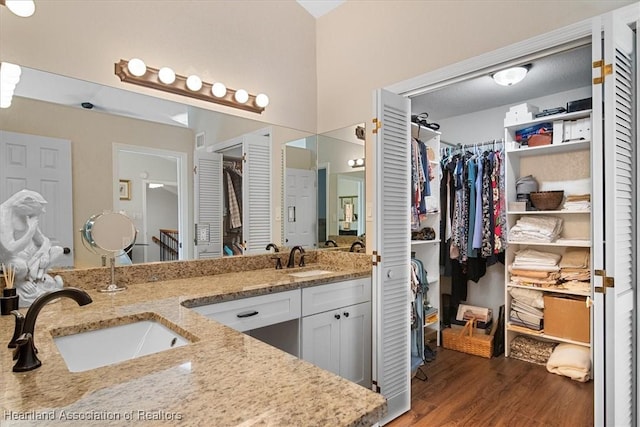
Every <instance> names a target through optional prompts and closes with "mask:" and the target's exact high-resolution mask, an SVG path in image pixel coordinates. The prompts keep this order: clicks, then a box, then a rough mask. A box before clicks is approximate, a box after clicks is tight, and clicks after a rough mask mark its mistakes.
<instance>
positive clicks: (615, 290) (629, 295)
mask: <svg viewBox="0 0 640 427" xmlns="http://www.w3.org/2000/svg"><path fill="white" fill-rule="evenodd" d="M599 21H600V20H599V19H596V20H595V21H594V22H595V23H594V40H593V44H594V53H596V54H597V53H598V49H599V47H600V46H602V56H601V59H602V60H603V61H604V62H603V64H604V65H603V67H599V68H597V69H596V72H595V74H596V77H604V81H603V83H601V84H600V83H599V82H595V84H594V88H593V92H594V122H597V127H594V130H597V137H598V138H600V135H601V138H602V140H601V141H598V142H596V141H595V138H594V149H595V148H596V147H597V149H598V151H595V152H594V157H598V156H600V155H602V158H603V160H602V163H600V160H599V159H596V162H597V163H599V164H602V165H603V166H604V182H603V183H601V184H597V185H598V187H597V188H596V186H595V185H594V198H597V197H599V196H600V197H602V199H601V200H599V201H598V202H597V203H596V204H595V205H594V208H597V209H598V210H597V211H594V234H595V235H596V236H597V237H598V238H600V237H601V238H602V239H601V240H596V241H594V246H596V247H595V248H594V269H596V270H601V271H602V274H601V275H596V276H595V277H594V286H595V287H596V293H595V298H596V299H595V301H596V305H595V307H594V313H595V316H594V318H595V322H596V325H594V332H595V333H596V334H597V335H596V336H594V340H595V341H594V342H595V345H596V346H598V345H599V344H601V343H604V351H602V349H596V350H595V354H594V362H595V366H594V369H595V371H596V377H595V378H596V384H595V387H596V391H595V397H596V402H595V403H596V405H595V424H596V425H611V426H626V425H637V421H638V420H637V413H636V411H637V408H636V407H635V400H636V387H637V364H636V363H637V353H636V349H635V337H636V334H637V331H636V328H635V317H634V312H635V303H636V286H637V258H636V257H637V255H636V251H637V237H636V236H635V231H634V230H637V224H638V219H637V210H638V206H637V203H638V202H637V200H638V199H637V184H638V180H637V159H638V154H637V151H636V150H637V133H636V125H637V124H636V119H637V117H636V116H634V109H635V108H636V106H637V86H636V72H637V71H636V70H635V67H636V65H637V58H636V57H635V53H636V49H635V46H634V44H635V35H634V33H633V31H632V30H631V29H630V28H629V27H628V26H627V25H626V24H624V23H622V22H618V20H617V18H616V16H615V12H614V13H610V14H607V15H605V16H603V17H602V23H603V24H604V25H603V31H602V33H601V32H600V22H599ZM601 34H602V35H601ZM598 59H600V58H598V57H595V58H594V61H596V60H598ZM609 66H610V67H611V71H605V70H608V67H609ZM601 105H602V106H603V107H601ZM602 118H604V121H602V127H600V121H601V120H602ZM601 170H602V169H600V171H601ZM594 172H596V173H597V171H594ZM599 176H601V175H600V174H596V175H594V181H595V180H596V179H595V178H598V177H599ZM601 189H604V192H600V190H601ZM598 229H600V230H598ZM597 322H603V326H600V325H599V324H597Z"/></svg>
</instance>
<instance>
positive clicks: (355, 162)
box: [347, 158, 364, 168]
mask: <svg viewBox="0 0 640 427" xmlns="http://www.w3.org/2000/svg"><path fill="white" fill-rule="evenodd" d="M347 164H348V165H349V166H351V167H352V168H361V167H363V166H364V159H363V158H359V159H350V160H347Z"/></svg>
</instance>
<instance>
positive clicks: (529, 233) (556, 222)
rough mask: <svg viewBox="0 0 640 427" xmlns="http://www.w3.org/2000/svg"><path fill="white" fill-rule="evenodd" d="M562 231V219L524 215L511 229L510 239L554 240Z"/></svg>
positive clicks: (517, 240)
mask: <svg viewBox="0 0 640 427" xmlns="http://www.w3.org/2000/svg"><path fill="white" fill-rule="evenodd" d="M561 231H562V219H561V218H556V217H553V216H536V217H534V216H524V217H522V218H520V219H518V220H517V221H516V223H515V225H514V226H513V227H511V230H509V240H510V241H516V242H519V241H534V242H553V241H554V240H556V239H557V238H558V236H560V232H561Z"/></svg>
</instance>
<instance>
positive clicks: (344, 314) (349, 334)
mask: <svg viewBox="0 0 640 427" xmlns="http://www.w3.org/2000/svg"><path fill="white" fill-rule="evenodd" d="M340 312H341V313H340V316H341V317H340V376H341V377H343V378H346V379H348V380H349V381H353V382H354V383H357V384H360V385H361V386H364V387H368V386H369V385H370V384H371V304H370V303H368V302H365V303H362V304H357V305H352V306H349V307H345V308H343V309H341V310H340Z"/></svg>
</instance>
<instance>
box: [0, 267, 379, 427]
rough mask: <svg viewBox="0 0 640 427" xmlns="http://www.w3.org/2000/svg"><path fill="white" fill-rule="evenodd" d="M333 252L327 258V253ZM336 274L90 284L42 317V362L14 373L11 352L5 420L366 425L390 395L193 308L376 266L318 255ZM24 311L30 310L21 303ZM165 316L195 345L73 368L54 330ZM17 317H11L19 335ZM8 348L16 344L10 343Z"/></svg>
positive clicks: (4, 323) (1, 324)
mask: <svg viewBox="0 0 640 427" xmlns="http://www.w3.org/2000/svg"><path fill="white" fill-rule="evenodd" d="M320 261H322V260H320ZM316 268H320V269H326V270H332V271H335V272H333V273H331V274H326V275H322V276H312V277H307V278H294V277H292V276H290V275H288V273H290V272H291V270H275V269H272V268H270V269H257V270H252V271H243V272H230V273H220V274H215V275H209V276H201V277H192V278H183V279H173V280H162V281H157V282H153V283H138V284H130V285H129V286H128V289H127V290H126V291H124V292H119V293H114V294H105V293H100V292H97V291H96V290H88V293H89V294H90V296H91V298H93V302H92V303H91V304H89V305H87V306H84V307H78V306H77V305H76V303H75V302H74V301H72V300H69V299H66V298H63V299H61V300H59V301H57V302H55V303H52V304H50V305H48V306H46V307H45V308H44V309H43V310H42V311H41V313H40V315H39V316H38V321H37V324H36V333H35V344H36V346H37V348H38V350H39V353H38V357H39V358H40V360H41V361H42V366H41V367H40V368H38V369H36V370H33V371H30V372H26V373H14V372H12V367H13V364H14V362H13V361H12V357H11V355H12V350H10V349H6V347H5V350H4V352H3V354H2V355H1V357H0V369H1V371H2V372H1V373H0V378H1V382H2V388H3V390H4V391H3V393H2V395H1V397H0V417H2V418H1V420H2V421H1V422H0V424H2V425H3V426H5V425H7V426H9V425H32V424H37V425H48V424H52V425H53V424H55V425H58V424H63V423H66V422H71V421H72V420H74V419H75V420H76V423H78V422H80V424H79V425H91V424H94V425H130V424H132V423H135V422H142V421H148V422H149V425H154V426H155V425H210V426H237V425H242V426H254V425H269V426H329V425H330V426H361V425H362V426H365V425H372V424H375V423H376V422H377V421H378V420H379V419H381V418H382V417H383V416H384V414H385V413H386V409H387V408H386V401H385V399H384V397H383V396H381V395H380V394H377V393H374V392H372V391H370V390H368V389H366V388H364V387H361V386H359V385H357V384H355V383H352V382H350V381H347V380H345V379H343V378H340V377H338V376H336V375H334V374H332V373H329V372H327V371H324V370H322V369H319V368H317V367H315V366H314V365H312V364H310V363H308V362H305V361H303V360H301V359H298V358H296V357H294V356H292V355H290V354H288V353H285V352H283V351H281V350H278V349H276V348H274V347H271V346H269V345H267V344H265V343H262V342H261V341H258V340H256V339H254V338H252V337H250V336H248V335H245V334H242V333H240V332H237V331H235V330H233V329H231V328H228V327H226V326H224V325H222V324H220V323H218V322H215V321H213V320H210V319H207V318H205V317H203V316H201V315H199V314H197V313H195V312H194V311H193V310H191V309H189V308H186V307H185V306H184V305H183V303H185V305H188V306H194V305H201V304H205V303H213V302H219V301H225V300H231V299H237V298H244V297H250V296H256V295H262V294H266V293H273V292H279V291H285V290H290V289H299V288H301V287H306V286H315V285H320V284H323V283H328V282H330V281H334V280H336V279H350V278H357V277H368V276H369V275H370V269H362V268H354V269H351V270H350V269H349V268H344V267H342V268H340V269H339V270H338V269H336V265H329V264H321V263H320V264H315V265H311V266H309V267H307V268H306V269H316ZM21 311H22V312H23V313H25V312H26V309H21ZM126 316H134V317H136V316H137V317H141V318H144V317H147V318H148V317H149V316H151V317H154V318H156V319H158V320H160V321H161V322H162V323H163V324H165V325H167V326H169V327H171V328H174V329H176V328H177V329H179V330H180V331H181V332H182V333H183V335H186V337H187V338H189V339H191V341H192V343H191V344H189V345H186V346H183V347H178V348H173V349H171V350H168V351H164V352H162V353H156V354H152V355H148V356H144V357H140V358H138V359H133V360H129V361H125V362H122V363H119V364H116V365H111V366H105V367H101V368H97V369H92V370H89V371H85V372H77V373H71V372H69V370H68V369H67V366H66V364H65V362H64V360H63V359H62V357H61V356H60V354H59V352H58V350H57V348H56V347H55V344H54V342H53V335H54V334H55V335H65V334H67V333H69V332H71V331H75V332H77V331H79V330H82V329H83V328H84V329H86V328H87V327H88V325H91V324H101V325H105V324H118V323H122V319H121V318H123V317H126ZM13 328H14V318H13V316H2V318H0V340H2V341H1V342H3V343H8V342H9V340H10V339H11V336H12V333H13ZM3 345H5V346H6V344H3Z"/></svg>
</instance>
